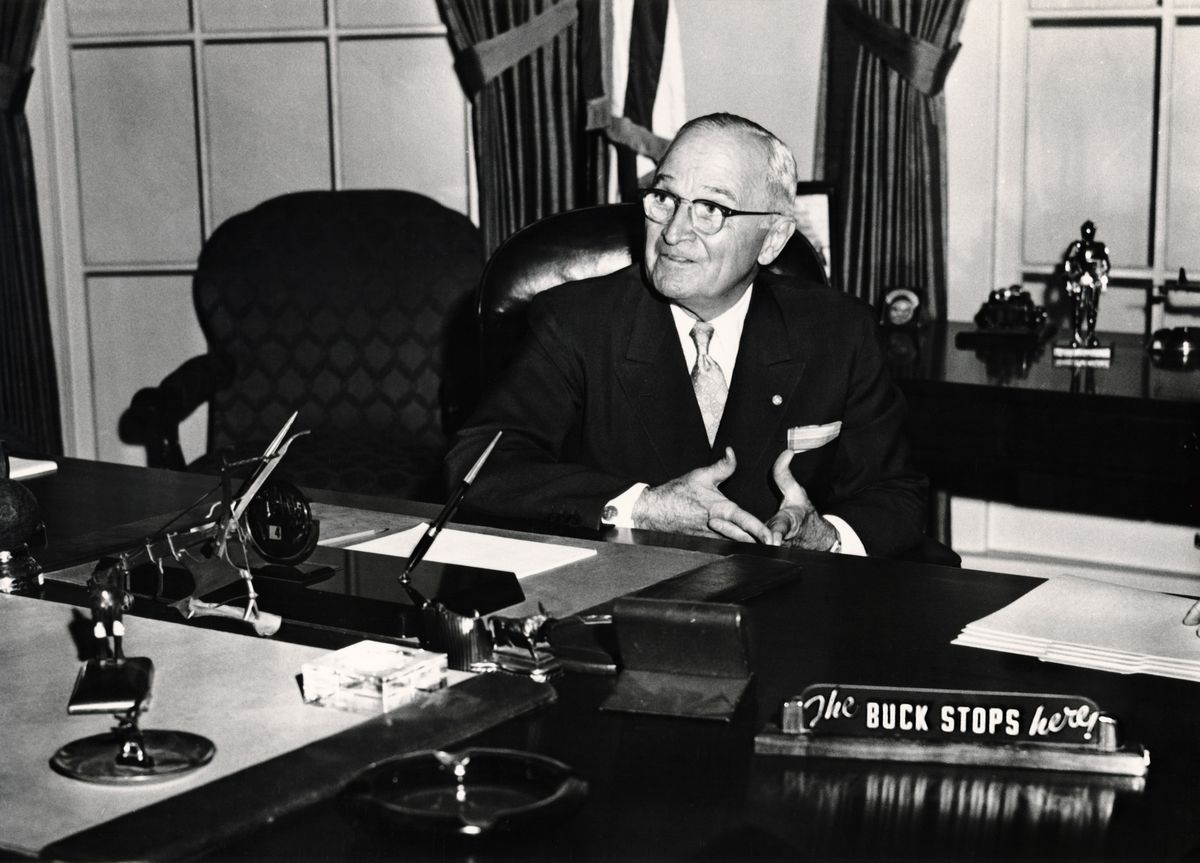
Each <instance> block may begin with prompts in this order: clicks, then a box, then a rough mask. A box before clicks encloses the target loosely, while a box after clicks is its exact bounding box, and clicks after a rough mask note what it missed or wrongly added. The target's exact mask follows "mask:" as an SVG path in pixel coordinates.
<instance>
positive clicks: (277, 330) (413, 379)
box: [194, 190, 483, 500]
mask: <svg viewBox="0 0 1200 863" xmlns="http://www.w3.org/2000/svg"><path fill="white" fill-rule="evenodd" d="M482 266H483V247H482V243H481V240H480V237H479V232H478V229H477V228H476V227H475V226H474V225H473V224H472V223H471V222H470V220H469V219H467V218H466V217H465V216H464V215H462V214H461V213H458V212H455V211H453V210H450V209H448V208H446V207H444V206H442V205H441V204H438V203H437V202H435V201H433V200H431V199H429V198H427V197H425V196H423V195H419V194H416V193H413V192H405V191H399V190H362V191H358V190H355V191H337V192H329V191H317V192H296V193H291V194H286V195H282V196H280V197H278V198H274V199H272V200H269V201H266V202H264V203H262V204H260V205H258V206H257V207H255V208H254V209H252V210H250V211H248V212H245V213H241V214H239V215H237V216H234V217H232V218H230V219H229V220H227V221H226V222H225V223H223V224H222V225H221V226H220V227H219V228H218V229H217V230H216V231H215V232H214V233H213V235H212V237H211V238H210V239H209V240H208V242H207V243H206V244H205V246H204V249H203V251H202V252H201V255H200V260H199V264H198V267H197V271H196V277H195V281H194V300H195V305H196V312H197V315H198V316H199V319H200V325H201V327H202V328H203V330H204V334H205V337H206V338H207V340H208V344H209V352H210V354H212V355H216V356H220V357H222V358H224V359H226V360H228V361H230V362H231V365H232V368H233V379H232V383H231V385H229V386H227V387H225V388H223V389H220V390H219V391H217V392H216V393H215V394H214V395H213V397H212V399H211V402H210V406H209V427H208V454H206V456H205V457H204V458H203V459H201V461H200V463H199V464H198V465H196V466H198V467H206V466H207V467H209V468H211V467H212V466H213V465H214V464H215V459H214V456H215V454H216V453H217V452H219V451H220V450H221V449H222V448H226V447H233V448H234V449H235V452H236V454H237V455H239V456H241V455H249V454H250V453H253V452H261V451H262V448H263V447H265V445H266V443H267V442H268V441H269V440H270V439H271V437H272V436H273V435H274V434H275V432H276V431H278V429H279V428H280V426H281V425H282V424H283V422H284V421H285V420H286V419H287V417H288V416H290V415H291V413H292V412H293V411H296V410H298V411H299V417H298V418H297V421H296V424H295V426H294V427H293V431H296V430H303V429H307V430H310V432H311V433H310V434H309V435H307V436H305V437H303V438H300V439H299V440H297V441H296V442H295V443H294V444H293V445H292V448H291V450H290V451H289V452H288V454H287V456H286V457H285V458H284V459H283V461H282V463H281V464H280V467H279V469H278V472H277V474H276V475H277V476H280V475H281V476H286V477H288V478H289V479H291V480H292V481H293V482H296V483H297V484H298V485H304V486H309V487H315V488H332V489H340V490H345V491H355V492H364V493H374V494H395V495H398V496H403V497H410V498H416V499H424V500H438V499H440V498H441V491H440V487H439V486H438V484H437V483H438V480H437V477H438V476H439V471H440V462H441V456H442V453H443V451H444V449H445V447H446V441H447V437H448V433H449V432H451V431H452V430H453V429H452V428H450V426H453V424H454V423H455V421H456V418H457V416H458V415H459V413H460V412H461V410H464V409H465V408H466V407H467V405H468V403H469V401H470V400H471V398H472V394H473V391H474V385H473V383H472V381H471V376H472V373H473V371H474V369H473V362H472V359H473V357H474V356H475V355H476V348H475V345H474V343H473V340H474V333H473V326H472V309H471V307H470V298H471V296H472V294H473V291H474V289H475V286H476V284H477V282H478V280H479V275H480V271H481V269H482Z"/></svg>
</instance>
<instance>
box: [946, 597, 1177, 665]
mask: <svg viewBox="0 0 1200 863" xmlns="http://www.w3.org/2000/svg"><path fill="white" fill-rule="evenodd" d="M1194 601H1195V600H1193V599H1188V598H1185V597H1179V596H1171V595H1168V594H1165V593H1156V592H1154V591H1150V590H1139V589H1137V588H1132V587H1122V586H1120V585H1115V584H1110V583H1108V582H1103V581H1093V580H1091V579H1087V578H1078V577H1076V576H1070V575H1064V576H1059V577H1057V578H1052V579H1050V580H1049V581H1047V582H1045V583H1044V584H1042V585H1040V586H1038V587H1037V588H1035V589H1033V590H1031V591H1030V592H1029V593H1027V594H1025V595H1024V596H1022V597H1021V598H1020V599H1018V600H1016V601H1015V602H1012V603H1010V604H1009V605H1007V606H1005V607H1004V608H1002V609H1000V610H999V611H996V612H993V613H992V614H989V615H987V616H986V617H982V618H980V619H979V620H976V621H974V622H973V623H970V624H968V625H967V626H966V627H964V628H963V630H962V632H961V633H960V634H959V636H958V637H957V638H956V639H955V640H954V642H953V643H954V644H961V645H965V646H968V647H982V648H985V649H989V650H1000V651H1004V652H1007V653H1022V654H1025V655H1028V656H1036V657H1038V658H1039V659H1043V660H1046V661H1047V662H1060V663H1066V664H1068V665H1077V666H1081V667H1084V668H1098V669H1103V670H1106V671H1114V672H1118V673H1122V674H1130V673H1143V674H1157V675H1161V676H1164V677H1176V678H1181V679H1184V680H1197V681H1200V638H1197V636H1196V627H1194V626H1184V625H1183V623H1182V620H1183V616H1184V614H1185V613H1187V610H1188V609H1189V608H1191V606H1192V603H1193V602H1194Z"/></svg>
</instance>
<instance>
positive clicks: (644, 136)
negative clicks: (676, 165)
mask: <svg viewBox="0 0 1200 863" xmlns="http://www.w3.org/2000/svg"><path fill="white" fill-rule="evenodd" d="M604 134H605V135H606V136H607V137H608V140H610V141H612V142H613V143H614V144H617V145H619V146H622V147H626V148H628V149H630V150H632V151H633V152H635V153H637V154H638V155H639V156H645V157H646V158H647V159H653V160H654V161H655V162H659V161H661V160H662V157H663V155H664V154H666V152H667V147H668V146H670V144H671V142H670V141H669V140H668V139H666V138H662V137H660V136H658V135H655V134H654V133H653V132H651V131H650V130H649V129H647V128H646V127H645V126H642V125H640V124H639V123H635V122H633V121H632V120H630V119H629V118H628V117H609V118H608V126H607V127H606V128H605V130H604Z"/></svg>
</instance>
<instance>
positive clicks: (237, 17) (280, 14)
mask: <svg viewBox="0 0 1200 863" xmlns="http://www.w3.org/2000/svg"><path fill="white" fill-rule="evenodd" d="M198 12H199V18H200V27H201V28H202V29H203V30H205V31H206V32H221V31H236V30H280V31H287V30H299V29H313V28H319V27H323V26H325V4H324V2H323V0H254V2H252V3H249V2H246V0H198Z"/></svg>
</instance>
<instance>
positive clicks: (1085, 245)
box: [1063, 220, 1109, 348]
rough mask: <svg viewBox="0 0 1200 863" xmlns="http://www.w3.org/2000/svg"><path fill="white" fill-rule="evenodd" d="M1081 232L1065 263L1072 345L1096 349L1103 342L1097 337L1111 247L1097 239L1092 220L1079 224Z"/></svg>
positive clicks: (1068, 251) (1068, 250)
mask: <svg viewBox="0 0 1200 863" xmlns="http://www.w3.org/2000/svg"><path fill="white" fill-rule="evenodd" d="M1079 234H1080V239H1078V240H1076V241H1075V242H1073V243H1071V245H1070V247H1069V248H1068V249H1067V256H1066V260H1065V262H1064V263H1063V272H1064V273H1065V274H1066V277H1067V285H1066V287H1067V293H1068V294H1069V295H1070V297H1071V304H1072V308H1071V323H1072V326H1073V328H1074V332H1073V335H1072V340H1071V346H1072V347H1076V348H1083V347H1087V348H1094V347H1097V346H1099V344H1100V340H1099V339H1098V338H1097V337H1096V312H1097V311H1098V310H1099V308H1100V294H1101V293H1102V292H1103V291H1104V290H1105V289H1106V288H1107V287H1108V269H1109V265H1108V247H1107V246H1106V245H1105V244H1104V243H1101V242H1099V241H1098V240H1096V226H1095V225H1094V224H1093V223H1092V222H1091V220H1088V221H1086V222H1084V223H1083V225H1082V226H1080V228H1079Z"/></svg>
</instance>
